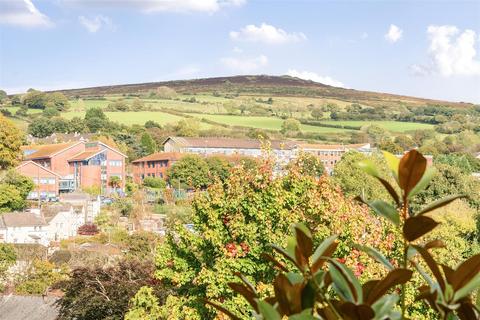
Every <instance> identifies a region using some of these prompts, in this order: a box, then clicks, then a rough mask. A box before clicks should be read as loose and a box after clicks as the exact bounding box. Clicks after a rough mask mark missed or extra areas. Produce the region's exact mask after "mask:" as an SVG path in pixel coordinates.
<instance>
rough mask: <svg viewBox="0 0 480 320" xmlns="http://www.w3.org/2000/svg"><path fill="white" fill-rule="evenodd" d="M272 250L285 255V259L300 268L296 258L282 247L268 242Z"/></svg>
mask: <svg viewBox="0 0 480 320" xmlns="http://www.w3.org/2000/svg"><path fill="white" fill-rule="evenodd" d="M270 246H271V247H272V249H273V250H275V251H276V252H278V253H280V254H281V255H282V256H284V257H285V259H287V260H289V261H291V262H292V263H293V264H294V265H295V266H296V267H297V268H298V269H300V270H302V267H301V266H300V265H299V264H298V263H297V260H296V259H295V257H292V256H290V254H289V253H288V252H287V251H285V250H284V249H283V248H282V247H280V246H277V245H276V244H270Z"/></svg>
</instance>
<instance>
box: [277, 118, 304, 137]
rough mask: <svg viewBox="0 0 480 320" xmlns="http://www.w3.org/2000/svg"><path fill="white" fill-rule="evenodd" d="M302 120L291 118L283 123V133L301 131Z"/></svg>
mask: <svg viewBox="0 0 480 320" xmlns="http://www.w3.org/2000/svg"><path fill="white" fill-rule="evenodd" d="M300 126H301V124H300V121H298V120H297V119H293V118H289V119H287V120H285V121H283V123H282V128H281V129H280V132H281V133H283V134H285V135H286V134H289V133H297V132H300Z"/></svg>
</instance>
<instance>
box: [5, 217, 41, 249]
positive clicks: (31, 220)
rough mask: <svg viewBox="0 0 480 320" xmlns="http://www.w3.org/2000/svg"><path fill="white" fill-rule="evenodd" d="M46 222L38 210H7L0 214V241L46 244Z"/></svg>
mask: <svg viewBox="0 0 480 320" xmlns="http://www.w3.org/2000/svg"><path fill="white" fill-rule="evenodd" d="M46 227H47V222H46V221H45V218H44V217H43V216H42V215H40V214H39V213H38V212H8V213H4V214H2V215H0V242H5V243H37V244H41V245H44V246H47V245H48V243H49V241H48V237H47V228H46Z"/></svg>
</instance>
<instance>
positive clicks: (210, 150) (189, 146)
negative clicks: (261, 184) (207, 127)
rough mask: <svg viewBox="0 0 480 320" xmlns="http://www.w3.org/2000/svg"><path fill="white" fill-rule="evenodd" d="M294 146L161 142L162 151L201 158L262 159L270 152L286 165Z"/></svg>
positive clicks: (183, 140)
mask: <svg viewBox="0 0 480 320" xmlns="http://www.w3.org/2000/svg"><path fill="white" fill-rule="evenodd" d="M296 145H297V143H296V142H295V141H279V140H272V141H265V142H263V141H261V140H255V139H231V138H215V137H213V138H187V137H168V138H167V139H166V140H165V141H164V142H163V150H164V151H165V152H180V153H193V154H198V155H203V156H210V155H226V156H232V155H241V156H247V157H254V158H259V157H262V156H264V155H265V153H266V151H268V150H270V151H271V152H272V153H273V155H274V156H275V158H276V159H277V161H278V163H279V164H286V163H288V162H289V161H290V160H292V159H293V158H294V157H295V155H296Z"/></svg>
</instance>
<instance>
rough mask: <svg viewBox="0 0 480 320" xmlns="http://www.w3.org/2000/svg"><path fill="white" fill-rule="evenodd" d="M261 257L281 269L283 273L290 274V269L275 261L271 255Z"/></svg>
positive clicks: (263, 254)
mask: <svg viewBox="0 0 480 320" xmlns="http://www.w3.org/2000/svg"><path fill="white" fill-rule="evenodd" d="M260 256H261V257H262V258H264V259H265V260H268V261H270V262H272V263H273V264H274V265H275V266H276V267H277V268H279V269H280V270H282V271H283V272H288V269H287V268H286V267H285V266H284V265H283V264H282V263H280V262H279V261H277V259H275V258H274V257H272V256H271V255H269V254H266V253H262V254H261V255H260Z"/></svg>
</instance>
